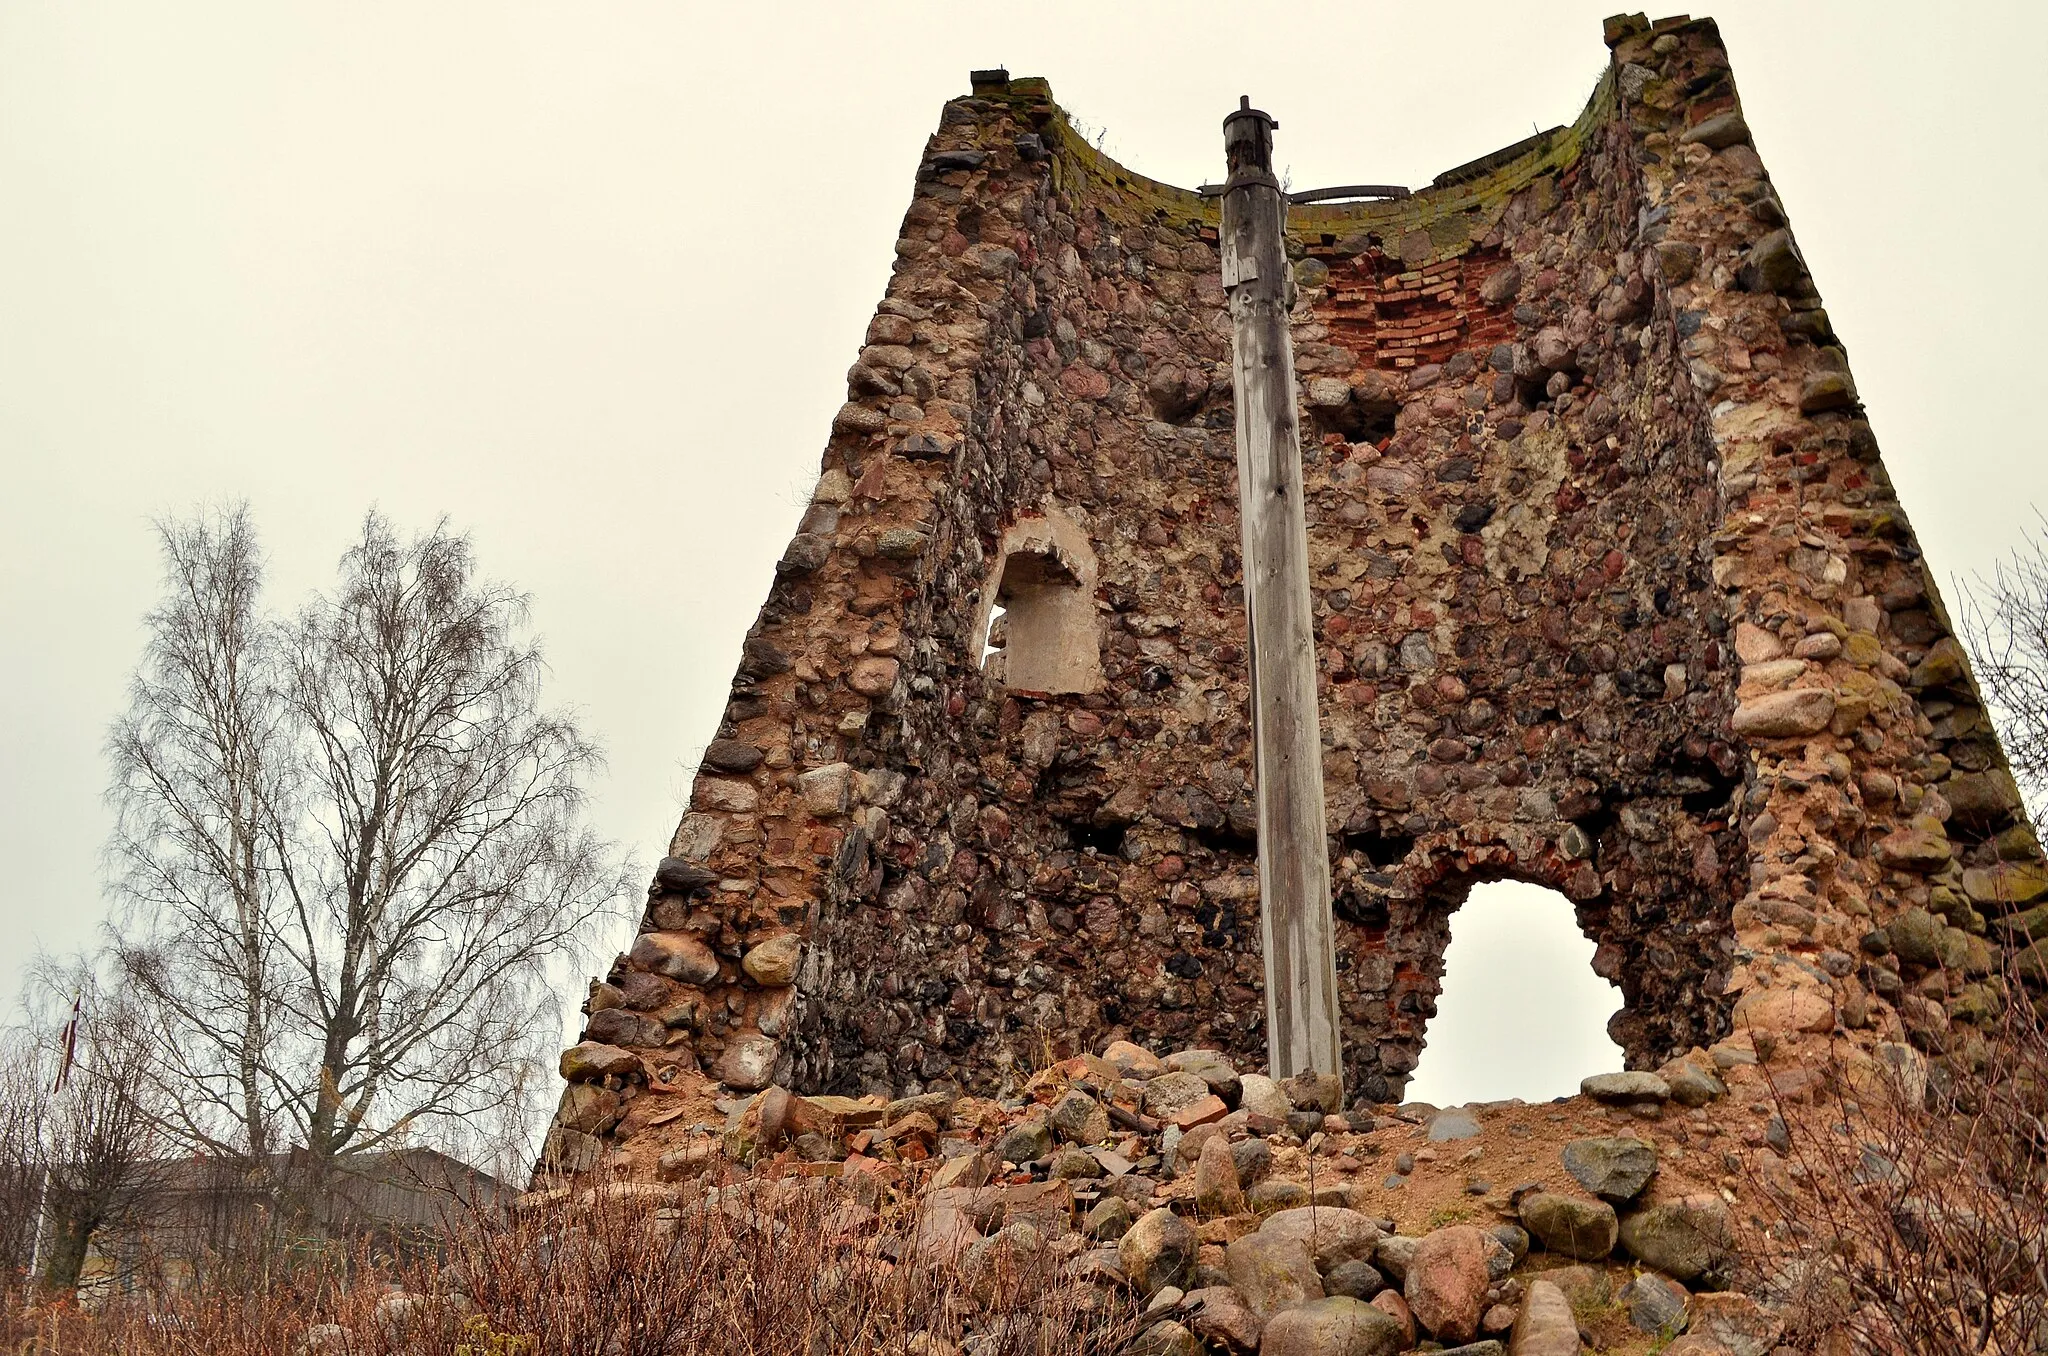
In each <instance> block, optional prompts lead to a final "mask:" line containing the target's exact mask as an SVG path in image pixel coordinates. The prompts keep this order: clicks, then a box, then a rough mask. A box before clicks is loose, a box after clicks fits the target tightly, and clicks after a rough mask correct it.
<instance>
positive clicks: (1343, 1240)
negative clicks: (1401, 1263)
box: [1259, 1205, 1380, 1271]
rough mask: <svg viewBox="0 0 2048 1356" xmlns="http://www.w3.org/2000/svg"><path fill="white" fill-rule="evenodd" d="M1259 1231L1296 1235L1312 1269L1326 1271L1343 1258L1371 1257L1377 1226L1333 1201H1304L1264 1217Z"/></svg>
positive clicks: (1376, 1242)
mask: <svg viewBox="0 0 2048 1356" xmlns="http://www.w3.org/2000/svg"><path fill="white" fill-rule="evenodd" d="M1259 1232H1260V1233H1261V1234H1271V1235H1273V1236H1275V1237H1288V1238H1298V1239H1300V1240H1301V1241H1302V1243H1303V1244H1304V1245H1305V1246H1306V1247H1307V1248H1308V1250H1309V1255H1310V1256H1312V1257H1314V1258H1315V1261H1316V1270H1318V1271H1328V1270H1330V1268H1332V1267H1335V1266H1338V1265H1341V1264H1342V1263H1345V1262H1364V1261H1370V1260H1372V1255H1373V1249H1374V1247H1375V1245H1377V1244H1378V1243H1379V1241H1380V1226H1379V1225H1377V1224H1375V1223H1373V1222H1372V1220H1370V1219H1368V1218H1366V1217H1365V1216H1364V1215H1362V1214H1360V1213H1359V1212H1358V1211H1356V1210H1346V1209H1345V1208H1343V1207H1342V1206H1336V1205H1307V1206H1300V1207H1298V1208H1296V1209H1293V1210H1281V1211H1278V1212H1276V1213H1274V1214H1271V1215H1268V1216H1267V1217H1266V1222H1265V1223H1264V1224H1262V1225H1260V1226H1259Z"/></svg>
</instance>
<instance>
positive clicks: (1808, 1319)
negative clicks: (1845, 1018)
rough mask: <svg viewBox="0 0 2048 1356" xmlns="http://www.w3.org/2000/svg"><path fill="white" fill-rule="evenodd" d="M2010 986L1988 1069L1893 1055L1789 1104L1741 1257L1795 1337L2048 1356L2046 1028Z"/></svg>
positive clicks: (1993, 1026)
mask: <svg viewBox="0 0 2048 1356" xmlns="http://www.w3.org/2000/svg"><path fill="white" fill-rule="evenodd" d="M1996 988H1997V989H1998V990H1999V991H2000V992H2001V993H2002V995H2003V1001H2002V1009H2001V1011H2000V1012H1999V1014H1998V1015H1997V1016H1996V1018H1995V1020H1993V1021H1992V1022H1991V1023H1990V1024H1989V1028H1988V1029H1987V1031H1986V1032H1985V1035H1986V1038H1987V1039H1986V1042H1985V1045H1984V1047H1983V1048H1984V1049H1985V1050H1988V1051H1989V1057H1988V1058H1981V1059H1976V1060H1972V1059H1971V1058H1969V1057H1967V1056H1964V1055H1961V1054H1958V1055H1957V1056H1955V1057H1944V1058H1940V1059H1937V1060H1935V1061H1933V1062H1929V1061H1926V1060H1924V1059H1923V1058H1922V1057H1921V1056H1920V1055H1919V1054H1918V1053H1917V1052H1915V1051H1914V1050H1912V1049H1911V1048H1910V1047H1907V1046H1903V1045H1893V1046H1886V1047H1880V1050H1879V1055H1880V1058H1879V1059H1878V1060H1877V1061H1876V1063H1875V1064H1874V1065H1872V1064H1869V1063H1865V1062H1856V1061H1848V1060H1843V1061H1838V1062H1836V1063H1835V1064H1834V1065H1833V1067H1832V1068H1831V1070H1830V1072H1831V1075H1832V1076H1831V1077H1829V1078H1828V1079H1826V1080H1825V1081H1824V1083H1823V1085H1822V1088H1823V1090H1822V1091H1821V1092H1820V1093H1819V1095H1818V1096H1817V1098H1816V1099H1815V1100H1813V1101H1811V1102H1795V1101H1794V1100H1793V1099H1792V1098H1790V1097H1788V1096H1784V1095H1776V1096H1775V1102H1776V1106H1777V1111H1778V1118H1779V1121H1780V1123H1781V1124H1782V1126H1783V1127H1784V1131H1785V1134H1784V1138H1783V1139H1782V1140H1781V1141H1780V1143H1781V1145H1782V1146H1783V1147H1782V1148H1781V1150H1780V1151H1779V1154H1778V1155H1777V1156H1775V1157H1767V1158H1766V1160H1765V1162H1764V1165H1763V1166H1762V1167H1761V1169H1759V1170H1758V1171H1757V1172H1756V1173H1755V1174H1754V1178H1753V1182H1752V1185H1753V1186H1754V1187H1755V1188H1756V1195H1757V1196H1758V1197H1760V1199H1761V1201H1762V1203H1763V1207H1764V1208H1763V1210H1762V1212H1761V1213H1759V1214H1756V1215H1753V1216H1752V1217H1751V1220H1750V1228H1749V1229H1748V1230H1746V1231H1745V1233H1744V1238H1743V1249H1742V1250H1743V1252H1744V1254H1745V1261H1746V1263H1747V1267H1748V1269H1749V1271H1750V1273H1751V1280H1752V1283H1753V1284H1755V1285H1757V1286H1759V1287H1761V1288H1762V1289H1763V1290H1764V1291H1765V1292H1766V1293H1774V1294H1775V1296H1776V1297H1777V1298H1778V1299H1780V1300H1781V1301H1783V1302H1785V1303H1786V1305H1787V1307H1788V1312H1789V1313H1790V1315H1791V1316H1792V1319H1793V1329H1794V1333H1795V1335H1799V1336H1803V1337H1804V1338H1805V1339H1807V1340H1815V1339H1818V1338H1819V1337H1821V1336H1822V1335H1823V1334H1828V1333H1831V1332H1832V1333H1835V1334H1837V1335H1838V1340H1839V1338H1847V1339H1848V1340H1850V1341H1852V1342H1853V1343H1854V1349H1855V1350H1858V1351H1862V1352H1869V1353H1875V1354H1876V1356H1931V1354H1932V1353H1935V1352H1980V1353H1993V1354H1995V1356H2020V1353H2036V1352H2043V1351H2048V1123H2044V1120H2043V1114H2044V1111H2048V1024H2044V1021H2043V1016H2042V1011H2041V1006H2040V1003H2041V1000H2040V999H2039V998H2038V996H2036V995H2034V994H2032V993H2030V992H2029V991H2028V989H2027V988H2026V987H2025V986H2024V985H2022V984H2021V983H2020V981H2019V979H2018V978H2017V976H2013V977H2010V978H2008V979H2006V980H2005V981H2004V982H2003V984H2002V985H1998V986H1996ZM1772 1086H1773V1088H1774V1089H1776V1088H1778V1087H1779V1084H1778V1083H1777V1082H1775V1081H1774V1082H1773V1084H1772Z"/></svg>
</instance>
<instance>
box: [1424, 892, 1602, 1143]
mask: <svg viewBox="0 0 2048 1356" xmlns="http://www.w3.org/2000/svg"><path fill="white" fill-rule="evenodd" d="M1620 1006H1621V991H1620V990H1619V989H1617V988H1615V987H1614V986H1613V985H1611V984H1609V983H1608V982H1607V981H1606V980H1604V979H1602V978H1600V976H1598V975H1596V974H1594V973H1593V943H1592V941H1591V940H1590V939H1588V938H1587V937H1586V935H1585V934H1584V933H1583V932H1581V931H1580V930H1579V926H1578V921H1577V918H1576V916H1575V914H1574V912H1573V910H1572V905H1571V901H1570V900H1568V899H1566V898H1565V897H1564V896H1563V895H1561V894H1559V893H1557V892H1556V891H1555V890H1547V889H1545V888H1543V887H1542V886H1540V885H1531V884H1528V883H1527V882H1524V881H1493V882H1490V883H1487V884H1481V885H1475V886H1473V887H1472V892H1471V894H1470V895H1468V896H1467V897H1466V900H1465V902H1464V904H1463V905H1461V906H1460V907H1459V909H1458V911H1457V912H1456V913H1454V914H1452V915H1451V943H1450V946H1449V948H1448V949H1447V950H1446V951H1445V953H1444V980H1443V990H1442V992H1441V993H1440V994H1439V995H1438V997H1437V1000H1436V1015H1435V1016H1434V1017H1433V1018H1431V1019H1430V1022H1429V1026H1428V1030H1427V1044H1426V1046H1425V1047H1424V1049H1423V1052H1422V1058H1421V1061H1420V1063H1418V1064H1417V1066H1416V1069H1415V1074H1414V1076H1413V1077H1412V1078H1411V1079H1410V1081H1409V1083H1408V1088H1407V1093H1406V1096H1407V1097H1408V1099H1409V1100H1411V1101H1418V1102H1430V1103H1433V1104H1434V1105H1437V1106H1461V1105H1463V1104H1464V1103H1467V1102H1497V1101H1504V1100H1506V1099H1508V1098H1511V1097H1519V1098H1521V1099H1522V1100H1523V1101H1527V1102H1540V1101H1548V1100H1550V1099H1551V1098H1553V1097H1567V1096H1570V1095H1571V1094H1573V1093H1576V1092H1577V1091H1578V1090H1579V1080H1580V1079H1582V1078H1585V1077H1587V1076H1589V1075H1591V1074H1597V1073H1608V1072H1611V1071H1613V1070H1615V1069H1619V1068H1621V1067H1622V1051H1621V1047H1620V1046H1618V1045H1616V1044H1615V1043H1614V1041H1613V1040H1612V1039H1611V1038H1610V1037H1609V1036H1608V1034H1607V1022H1608V1019H1609V1018H1610V1017H1612V1016H1613V1014H1614V1012H1615V1011H1616V1009H1618V1008H1619V1007H1620Z"/></svg>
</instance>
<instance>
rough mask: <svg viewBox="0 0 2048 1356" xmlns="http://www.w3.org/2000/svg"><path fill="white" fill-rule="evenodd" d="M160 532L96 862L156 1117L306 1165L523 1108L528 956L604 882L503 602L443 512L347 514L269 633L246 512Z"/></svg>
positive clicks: (577, 922) (564, 751) (531, 963)
mask: <svg viewBox="0 0 2048 1356" xmlns="http://www.w3.org/2000/svg"><path fill="white" fill-rule="evenodd" d="M162 536H163V542H164V555H165V563H166V569H167V575H168V583H169V585H170V587H169V589H168V590H167V594H168V596H167V600H166V603H165V605H164V606H163V607H162V608H160V609H159V610H158V611H157V612H156V613H154V614H152V616H151V618H150V627H151V641H150V645H149V648H148V650H147V652H146V653H145V657H144V662H143V665H142V669H141V672H140V673H139V674H138V677H137V681H136V685H135V692H134V700H133V703H132V709H131V712H130V714H129V716H128V717H127V718H125V719H124V720H123V721H122V722H121V724H120V725H119V726H117V727H116V730H115V732H114V737H113V739H112V740H111V742H110V746H111V749H112V752H113V755H114V760H115V766H116V779H115V789H114V796H115V799H116V801H117V803H118V804H119V805H120V807H121V810H122V818H121V828H120V832H119V833H118V835H117V838H116V841H115V843H114V845H113V850H112V856H113V858H114V859H115V861H116V862H117V863H119V864H121V865H122V867H123V868H124V870H123V872H122V874H121V881H120V884H121V889H122V894H123V898H124V900H125V901H126V903H127V905H128V907H127V908H126V910H125V911H124V913H123V915H122V917H123V922H124V924H125V926H124V929H123V932H122V935H121V936H120V937H119V939H118V940H119V943H120V946H119V950H120V953H121V955H122V958H123V962H124V966H125V967H126V971H127V973H128V975H129V976H130V979H131V982H132V983H133V984H134V985H135V987H136V989H137V990H138V992H140V993H143V994H146V995H147V996H148V999H149V1001H150V1005H151V1013H152V1020H151V1023H150V1030H151V1031H152V1033H153V1035H154V1038H155V1040H156V1041H157V1042H158V1044H159V1045H161V1046H163V1047H165V1061H164V1068H165V1070H166V1071H167V1073H169V1074H171V1075H173V1076H174V1077H175V1078H177V1079H178V1080H180V1081H182V1080H183V1079H186V1078H190V1079H192V1080H193V1082H194V1085H195V1088H196V1089H197V1091H196V1093H195V1095H194V1097H193V1098H192V1100H191V1102H190V1103H189V1104H187V1105H186V1106H185V1107H184V1108H183V1114H182V1117H181V1133H183V1134H184V1135H185V1136H186V1137H187V1138H189V1139H191V1140H192V1141H193V1142H195V1143H200V1144H205V1145H208V1146H210V1147H215V1148H218V1147H220V1146H222V1145H224V1144H228V1143H234V1144H236V1145H237V1146H238V1147H239V1148H240V1149H241V1150H242V1151H244V1152H247V1153H249V1154H251V1155H254V1156H256V1157H258V1158H261V1157H262V1156H264V1155H266V1154H270V1153H275V1152H276V1151H278V1150H279V1149H281V1148H283V1147H285V1145H286V1144H287V1143H288V1142H296V1143H302V1144H304V1145H305V1146H306V1147H307V1148H308V1150H309V1151H310V1153H309V1157H310V1158H311V1159H312V1160H313V1161H314V1162H315V1163H319V1162H324V1161H326V1160H329V1159H332V1158H333V1157H335V1156H336V1155H339V1154H344V1153H356V1152H362V1151H366V1150H369V1149H372V1148H376V1147H380V1146H388V1145H389V1144H390V1142H391V1141H392V1140H393V1138H394V1137H404V1136H409V1135H413V1134H417V1133H429V1134H433V1135H438V1136H440V1137H441V1139H442V1142H444V1143H446V1142H447V1141H448V1138H449V1137H451V1136H454V1137H460V1136H462V1135H464V1134H469V1133H473V1132H474V1130H475V1128H476V1123H477V1122H478V1121H480V1120H484V1121H487V1120H490V1119H492V1118H498V1119H500V1120H503V1121H505V1122H507V1123H512V1122H518V1123H522V1124H523V1123H525V1120H526V1119H527V1110H526V1109H525V1108H524V1107H523V1106H521V1105H516V1103H518V1102H519V1099H522V1098H525V1097H529V1096H531V1095H532V1093H533V1090H534V1089H535V1088H536V1087H537V1085H538V1082H539V1080H537V1079H535V1078H534V1077H533V1071H534V1069H536V1068H537V1067H540V1065H541V1064H542V1063H543V1062H544V1061H545V1059H546V1058H547V1057H548V1056H549V1055H550V1054H551V1053H552V1050H553V1046H554V1044H555V1043H556V1041H557V1039H558V1033H557V1029H556V1019H555V1008H554V1003H553V996H552V995H553V992H554V988H555V986H554V985H552V984H551V983H550V982H549V978H550V976H549V970H550V967H551V965H553V964H555V963H556V962H558V961H560V960H562V959H564V958H566V957H569V956H571V955H573V954H574V953H575V952H576V950H577V948H578V946H579V944H580V941H581V939H582V938H583V937H584V936H585V935H586V934H587V932H588V929H589V925H590V924H591V922H592V921H593V920H594V919H595V918H596V917H598V916H599V915H600V914H601V913H603V912H604V911H606V910H607V909H608V908H609V907H610V906H611V905H612V904H613V902H614V901H616V900H618V899H620V898H621V897H622V895H623V894H624V890H625V875H624V873H623V871H622V870H621V868H620V865H619V863H618V861H617V854H616V853H615V851H614V850H613V849H612V847H611V846H610V845H609V844H606V843H603V842H601V841H599V840H598V839H597V838H596V837H595V835H594V834H592V833H591V832H590V830H589V829H588V828H587V827H586V826H585V824H584V822H583V814H584V809H585V803H586V792H585V787H586V785H587V784H588V781H589V779H590V778H591V777H593V776H594V775H596V774H597V772H598V771H599V770H600V769H601V766H602V758H601V755H600V753H599V752H598V750H597V748H596V747H595V746H594V745H593V744H591V743H590V742H589V741H588V740H587V739H585V738H584V736H583V735H582V733H581V732H580V731H579V730H578V729H577V727H576V724H575V722H574V721H573V720H572V719H571V718H569V717H568V716H566V715H564V714H561V713H554V712H548V711H545V710H543V709H542V707H541V705H540V700H541V680H542V677H543V674H544V664H543V662H542V658H541V654H540V650H539V647H538V646H537V645H536V644H535V643H534V642H533V641H532V639H531V638H530V636H529V634H528V629H527V628H528V617H527V604H526V599H525V598H524V597H523V596H522V595H520V594H518V593H516V592H515V591H513V590H511V589H509V588H507V587H505V586H503V585H500V584H496V583H492V582H489V581H483V580H479V579H478V578H477V577H476V571H475V562H474V559H473V556H472V552H471V550H470V546H469V543H468V541H467V540H466V539H465V538H463V537H460V536H458V535H455V534H454V533H452V532H451V531H450V530H449V528H448V526H447V524H446V523H445V522H444V523H440V524H436V525H435V527H434V528H433V529H432V530H431V531H429V532H427V533H425V534H423V535H421V536H418V537H416V538H413V539H411V540H401V539H400V538H399V537H398V535H397V534H396V533H395V532H394V531H393V529H392V528H391V526H390V525H389V524H388V523H387V522H385V520H384V519H382V518H381V517H379V516H378V515H376V514H371V515H369V516H368V517H367V518H366V519H365V521H364V524H363V529H362V533H361V536H360V537H359V538H358V540H357V542H356V544H355V545H354V546H353V547H351V548H350V550H349V551H348V552H347V554H345V555H344V556H343V558H342V561H341V569H340V579H339V582H338V585H337V587H336V589H335V591H334V592H333V593H332V594H331V595H324V596H320V597H317V598H315V599H314V600H313V601H312V602H311V603H310V604H308V605H307V606H306V607H305V608H304V609H302V610H301V611H300V612H299V614H298V615H297V616H295V617H293V618H290V619H289V620H279V619H277V618H275V617H272V616H269V615H267V614H264V613H261V612H260V611H259V610H258V608H257V590H258V586H259V584H260V577H261V571H260V566H259V562H258V559H257V555H256V548H255V542H254V534H253V532H252V531H251V530H250V527H249V523H248V521H247V514H246V512H244V511H240V510H237V511H235V512H231V513H226V514H220V515H216V517H215V518H214V519H212V520H211V521H209V522H203V523H187V524H173V525H168V526H166V527H165V528H164V529H163V531H162ZM173 1047H175V1048H173ZM231 1117H232V1119H233V1122H234V1123H233V1125H232V1127H231V1126H230V1125H229V1123H228V1122H229V1120H230V1118H231Z"/></svg>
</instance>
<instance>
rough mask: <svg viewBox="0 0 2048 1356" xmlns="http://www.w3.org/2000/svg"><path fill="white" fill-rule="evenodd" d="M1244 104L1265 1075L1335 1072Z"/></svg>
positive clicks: (1265, 269) (1241, 426)
mask: <svg viewBox="0 0 2048 1356" xmlns="http://www.w3.org/2000/svg"><path fill="white" fill-rule="evenodd" d="M1277 126H1279V124H1278V123H1276V122H1274V121H1273V120H1272V119H1271V118H1269V117H1267V116H1266V115H1265V114H1264V113H1262V112H1260V111H1259V110H1258V109H1255V108H1253V107H1252V106H1251V100H1250V99H1248V98H1247V99H1245V100H1242V101H1241V102H1240V105H1239V108H1238V110H1237V112H1235V113H1232V114H1231V115H1230V116H1229V117H1227V118H1225V119H1224V120H1223V149H1224V155H1225V158H1226V160H1227V161H1228V164H1229V167H1230V178H1229V180H1228V182H1227V183H1226V185H1225V187H1224V192H1223V229H1222V240H1221V243H1222V247H1223V249H1222V253H1223V288H1224V292H1225V294H1226V295H1227V296H1228V297H1229V302H1230V319H1231V324H1232V327H1233V363H1234V365H1233V375H1234V380H1235V382H1236V390H1237V493H1238V508H1239V513H1240V516H1241V517H1242V519H1243V523H1244V600H1245V610H1246V612H1247V613H1248V614H1249V617H1250V630H1251V656H1252V665H1251V667H1252V746H1253V754H1254V758H1255V761H1256V764H1257V769H1256V770H1257V777H1258V786H1257V789H1258V810H1259V938H1260V942H1261V944H1262V945H1263V946H1264V947H1265V953H1266V1056H1267V1060H1268V1063H1269V1065H1270V1068H1271V1071H1272V1076H1273V1077H1275V1078H1287V1077H1291V1076H1292V1075H1294V1074H1298V1073H1305V1072H1314V1073H1321V1074H1332V1075H1335V1076H1337V1077H1338V1078H1340V1079H1341V1078H1342V1077H1343V1062H1342V1057H1341V1047H1340V1043H1339V1039H1338V1034H1337V957H1336V943H1335V929H1334V927H1333V925H1332V923H1331V919H1330V862H1329V855H1328V854H1329V849H1328V846H1327V843H1326V840H1325V837H1324V829H1323V739H1322V729H1321V723H1320V722H1319V721H1318V720H1317V713H1316V645H1315V632H1314V614H1313V609H1312V606H1311V603H1310V599H1309V582H1308V523H1307V520H1306V518H1305V516H1304V513H1303V505H1302V484H1301V429H1300V425H1299V421H1298V419H1297V417H1296V414H1295V395H1294V340H1293V337H1292V336H1291V335H1290V334H1289V333H1288V329H1287V312H1288V308H1289V306H1290V305H1291V303H1292V301H1293V295H1292V294H1293V291H1294V288H1293V284H1292V280H1291V278H1290V277H1289V275H1288V272H1287V252H1286V249H1285V246H1284V244H1283V241H1282V229H1283V227H1284V226H1285V224H1286V213H1287V199H1286V197H1285V195H1284V194H1283V193H1282V192H1281V191H1280V181H1279V180H1278V179H1275V178H1274V177H1273V136H1272V134H1273V129H1274V128H1275V127H1277Z"/></svg>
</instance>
